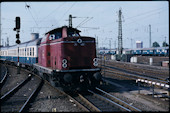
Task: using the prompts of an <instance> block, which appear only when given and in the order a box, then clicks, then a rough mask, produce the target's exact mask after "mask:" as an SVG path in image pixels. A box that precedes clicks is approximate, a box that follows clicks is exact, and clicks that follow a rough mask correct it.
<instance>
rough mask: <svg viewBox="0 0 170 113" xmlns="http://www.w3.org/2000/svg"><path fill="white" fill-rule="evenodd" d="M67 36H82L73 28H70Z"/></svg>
mask: <svg viewBox="0 0 170 113" xmlns="http://www.w3.org/2000/svg"><path fill="white" fill-rule="evenodd" d="M67 35H68V37H72V36H74V37H75V36H77V37H78V36H80V34H79V31H78V30H76V29H73V28H72V29H71V28H68V29H67Z"/></svg>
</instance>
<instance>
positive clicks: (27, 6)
mask: <svg viewBox="0 0 170 113" xmlns="http://www.w3.org/2000/svg"><path fill="white" fill-rule="evenodd" d="M25 5H26V8H27V9H28V11H29V12H30V14H31V16H32V18H33V20H34V22H35V23H36V25H37V26H38V23H37V22H36V20H35V18H34V17H33V15H32V13H31V11H30V9H29V8H30V6H29V5H27V3H26V2H25Z"/></svg>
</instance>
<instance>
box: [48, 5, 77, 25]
mask: <svg viewBox="0 0 170 113" xmlns="http://www.w3.org/2000/svg"><path fill="white" fill-rule="evenodd" d="M75 4H76V2H74V3H73V4H72V5H71V6H70V7H69V8H68V10H67V11H66V12H65V13H64V14H63V16H62V17H61V18H60V19H59V20H58V22H60V21H61V19H62V18H63V17H64V16H65V15H66V14H67V13H68V11H69V10H70V9H71V8H72V7H73V6H74V5H75ZM51 27H52V26H51Z"/></svg>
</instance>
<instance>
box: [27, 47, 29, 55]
mask: <svg viewBox="0 0 170 113" xmlns="http://www.w3.org/2000/svg"><path fill="white" fill-rule="evenodd" d="M27 56H29V48H27Z"/></svg>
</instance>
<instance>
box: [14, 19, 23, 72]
mask: <svg viewBox="0 0 170 113" xmlns="http://www.w3.org/2000/svg"><path fill="white" fill-rule="evenodd" d="M14 31H16V32H17V34H16V39H17V40H16V43H17V44H20V43H21V41H20V40H19V32H20V17H16V18H15V28H14ZM19 66H20V65H19V46H18V67H17V74H20V67H19Z"/></svg>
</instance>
